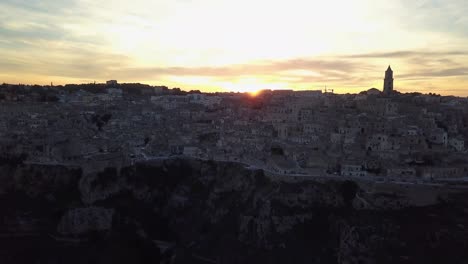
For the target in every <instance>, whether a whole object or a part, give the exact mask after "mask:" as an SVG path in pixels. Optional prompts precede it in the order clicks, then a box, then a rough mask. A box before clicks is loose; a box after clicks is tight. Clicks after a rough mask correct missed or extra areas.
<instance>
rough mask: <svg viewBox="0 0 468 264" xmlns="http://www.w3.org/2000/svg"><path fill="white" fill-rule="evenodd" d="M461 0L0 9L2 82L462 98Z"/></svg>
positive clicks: (465, 67) (465, 33)
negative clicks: (374, 91) (389, 75)
mask: <svg viewBox="0 0 468 264" xmlns="http://www.w3.org/2000/svg"><path fill="white" fill-rule="evenodd" d="M467 13H468V2H466V0H444V1H442V0H413V1H407V0H392V1H388V0H385V1H384V0H352V1H351V0H327V1H323V0H320V1H319V0H288V1H283V0H236V1H227V0H133V1H128V0H125V1H124V0H99V1H95V0H1V1H0V83H1V82H6V83H27V84H50V83H51V82H53V83H54V84H67V83H90V82H94V81H96V82H104V81H106V80H109V79H117V80H119V82H140V83H147V84H151V85H166V86H168V87H180V88H182V89H184V90H192V89H198V90H202V91H205V92H214V91H241V92H243V91H255V90H259V89H294V90H306V89H313V90H317V89H322V90H323V89H324V87H328V88H329V89H334V91H335V92H338V93H355V92H359V91H362V90H367V89H369V88H371V87H376V88H379V89H381V88H382V86H383V77H384V71H385V70H386V69H387V67H388V65H391V66H392V69H393V70H394V77H395V89H396V90H399V91H401V92H412V91H415V92H423V93H430V92H431V93H439V94H444V95H458V96H468V15H466V14H467Z"/></svg>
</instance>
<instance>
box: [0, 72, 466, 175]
mask: <svg viewBox="0 0 468 264" xmlns="http://www.w3.org/2000/svg"><path fill="white" fill-rule="evenodd" d="M0 109H1V110H0V153H1V158H2V160H3V161H20V162H24V163H31V164H61V165H67V166H77V167H80V168H82V169H83V170H84V171H86V172H96V171H102V170H104V169H105V168H107V167H117V168H122V167H125V166H128V165H131V164H134V163H135V162H138V161H142V160H150V159H160V158H165V157H170V156H188V157H193V158H198V159H204V160H220V161H234V162H241V163H244V164H246V165H247V166H250V167H252V168H259V169H263V170H264V171H265V172H268V173H271V174H277V175H295V176H298V175H303V176H323V177H345V178H361V179H367V180H376V181H377V180H378V181H399V182H412V183H424V182H433V181H444V180H445V181H446V180H456V179H458V180H462V179H464V178H466V177H467V176H468V155H467V151H466V148H465V140H466V139H467V138H468V99H467V98H460V97H453V96H440V95H434V94H429V95H425V94H420V93H409V94H402V93H399V92H396V91H394V90H393V72H392V71H391V69H390V67H389V69H388V70H387V72H386V76H385V81H384V90H383V91H380V90H379V89H375V88H372V89H370V90H367V91H364V92H361V93H359V94H341V95H340V94H334V93H330V92H326V91H325V92H323V91H321V90H309V91H293V90H275V91H271V90H264V91H261V92H259V93H258V94H256V95H251V94H248V93H211V94H207V93H201V92H199V91H191V92H184V91H182V90H180V89H168V88H167V87H161V86H157V87H155V86H149V85H142V84H119V83H118V82H117V81H114V80H113V81H108V82H107V83H106V84H87V85H66V86H52V85H51V86H28V85H8V84H3V85H2V86H1V87H0Z"/></svg>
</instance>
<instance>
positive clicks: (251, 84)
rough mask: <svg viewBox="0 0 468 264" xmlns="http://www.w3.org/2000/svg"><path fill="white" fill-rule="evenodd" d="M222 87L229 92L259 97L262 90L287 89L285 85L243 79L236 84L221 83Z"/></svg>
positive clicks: (254, 79)
mask: <svg viewBox="0 0 468 264" xmlns="http://www.w3.org/2000/svg"><path fill="white" fill-rule="evenodd" d="M219 85H220V87H223V89H224V90H226V91H229V92H239V93H248V94H250V95H251V96H257V95H258V94H259V93H260V92H261V91H262V90H266V89H270V90H278V89H285V88H287V86H286V84H284V83H271V82H268V81H267V80H265V81H264V80H261V79H260V78H242V79H239V80H237V81H235V82H229V83H221V84H219Z"/></svg>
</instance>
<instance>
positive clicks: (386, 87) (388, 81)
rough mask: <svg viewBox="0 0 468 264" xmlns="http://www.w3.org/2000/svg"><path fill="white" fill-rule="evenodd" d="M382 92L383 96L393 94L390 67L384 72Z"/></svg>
mask: <svg viewBox="0 0 468 264" xmlns="http://www.w3.org/2000/svg"><path fill="white" fill-rule="evenodd" d="M383 92H384V93H385V94H391V93H392V92H393V71H392V68H391V67H390V65H389V66H388V69H387V71H386V72H385V79H384V88H383Z"/></svg>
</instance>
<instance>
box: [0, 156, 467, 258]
mask: <svg viewBox="0 0 468 264" xmlns="http://www.w3.org/2000/svg"><path fill="white" fill-rule="evenodd" d="M0 180H1V182H0V184H1V185H0V206H1V208H2V212H1V217H0V263H467V262H468V242H467V239H466V238H467V237H468V231H467V228H468V205H467V202H466V201H467V198H468V196H467V193H466V192H464V191H447V192H441V191H440V190H438V189H436V188H434V189H431V188H433V187H427V188H428V190H421V189H418V190H417V191H418V192H422V191H423V192H424V193H425V196H427V194H428V193H429V194H431V195H433V196H434V197H435V198H436V199H435V202H433V203H426V204H424V205H419V206H415V205H418V203H421V202H415V201H413V200H412V198H411V197H410V196H409V195H408V196H407V195H404V194H407V193H410V191H408V190H403V189H404V188H407V187H402V186H400V187H393V189H392V190H390V191H389V190H387V191H385V192H384V191H376V190H377V189H378V188H377V187H376V186H373V185H369V184H367V185H366V184H362V183H361V184H358V183H356V182H353V181H331V180H330V181H323V180H322V181H312V180H307V181H305V180H299V179H296V180H288V179H276V178H269V177H266V176H265V175H264V174H263V172H261V171H257V170H249V169H246V168H244V167H243V166H242V165H240V164H234V163H223V162H209V161H198V160H184V159H168V160H161V161H153V162H148V163H142V164H137V165H134V166H132V167H127V168H123V169H122V170H120V171H117V170H116V169H113V168H108V169H106V170H104V171H103V172H100V173H98V174H89V175H82V171H81V169H80V168H66V167H61V166H36V165H21V164H9V165H8V164H3V165H2V166H1V168H0ZM398 188H401V191H400V190H399V189H398ZM444 188H447V189H450V188H451V187H444ZM411 192H414V191H413V190H411ZM402 194H403V195H402Z"/></svg>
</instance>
